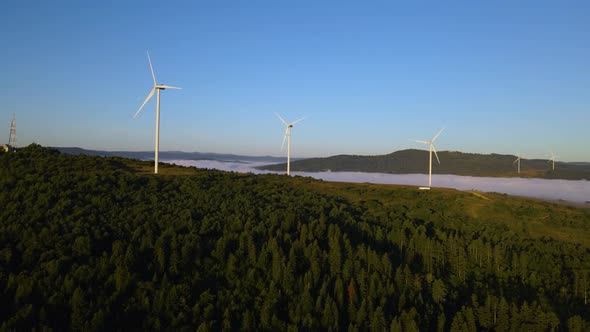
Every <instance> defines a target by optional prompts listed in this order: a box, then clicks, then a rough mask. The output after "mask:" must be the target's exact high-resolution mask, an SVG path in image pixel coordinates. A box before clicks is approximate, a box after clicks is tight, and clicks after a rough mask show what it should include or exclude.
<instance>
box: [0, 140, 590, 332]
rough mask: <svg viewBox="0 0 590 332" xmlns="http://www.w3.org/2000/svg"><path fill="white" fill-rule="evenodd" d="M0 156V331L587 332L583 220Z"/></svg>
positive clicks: (588, 227) (551, 211) (423, 198)
mask: <svg viewBox="0 0 590 332" xmlns="http://www.w3.org/2000/svg"><path fill="white" fill-rule="evenodd" d="M161 171H162V172H161V174H159V175H154V174H151V162H149V161H138V160H130V159H125V158H119V157H98V156H88V155H67V154H62V153H59V152H58V151H57V150H54V149H49V148H43V147H41V146H38V145H31V146H29V147H26V148H22V149H20V150H19V151H18V153H2V152H0V202H1V208H0V298H2V306H0V330H2V331H4V330H7V331H13V330H14V331H30V330H38V331H43V330H47V331H48V330H55V331H78V330H84V331H86V330H89V331H118V330H130V331H135V330H142V331H154V330H174V331H193V330H197V331H223V330H226V331H232V330H244V331H259V330H262V331H285V330H293V331H294V330H362V331H369V330H370V331H386V330H389V331H437V330H438V331H476V330H489V331H492V330H493V331H511V330H512V331H561V330H569V331H587V330H588V329H590V307H589V305H588V303H589V301H590V298H589V297H590V211H589V210H584V209H576V208H571V207H567V206H561V205H556V204H552V203H546V202H541V201H535V200H529V199H523V198H518V197H512V196H507V195H501V194H492V193H480V192H462V191H457V190H451V189H440V188H433V189H432V190H431V191H429V192H424V191H419V190H416V189H415V188H411V187H405V186H393V185H374V184H348V183H332V182H324V181H320V180H314V179H311V178H306V177H286V176H282V175H275V174H264V175H254V174H241V173H232V172H221V171H215V170H203V169H197V168H194V167H178V166H174V165H167V164H162V168H161Z"/></svg>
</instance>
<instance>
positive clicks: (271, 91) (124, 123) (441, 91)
mask: <svg viewBox="0 0 590 332" xmlns="http://www.w3.org/2000/svg"><path fill="white" fill-rule="evenodd" d="M588 17H590V2H588V1H550V2H547V1H403V2H402V1H274V0H273V1H270V0H269V1H190V2H189V1H187V2H181V1H159V2H149V1H137V2H132V1H68V2H64V1H9V2H7V3H5V4H3V5H2V11H0V27H1V28H2V29H1V30H2V34H1V35H0V41H1V45H2V48H1V49H0V74H1V77H2V80H1V82H0V103H1V104H0V110H1V111H0V124H1V123H4V125H0V138H2V137H5V138H2V139H0V141H2V142H4V140H7V139H8V132H9V123H10V116H11V114H12V113H13V112H14V113H16V118H17V135H18V141H19V144H20V145H25V144H29V143H31V142H37V143H40V144H42V145H49V146H79V147H83V148H90V149H105V150H151V149H153V137H154V125H155V98H153V100H152V101H151V102H150V103H149V104H148V105H146V108H145V109H144V110H143V111H142V113H141V115H140V117H139V118H138V119H136V120H134V119H133V114H134V112H135V111H136V110H137V108H138V107H139V106H140V104H141V103H142V101H143V99H144V98H145V97H146V95H147V94H148V92H149V91H150V89H151V76H150V73H149V67H148V62H147V58H146V50H149V51H150V54H151V56H152V61H153V64H154V69H155V71H156V77H157V79H158V81H159V83H164V84H169V85H177V86H181V87H183V90H179V91H173V90H166V91H164V92H163V93H162V112H161V135H160V142H161V150H183V151H201V152H220V153H236V154H248V155H275V156H276V155H281V154H282V152H281V151H280V145H281V140H282V135H283V133H284V128H283V127H282V124H281V123H280V122H279V120H278V119H277V118H276V117H275V116H274V114H273V113H274V112H278V113H279V114H281V115H282V116H283V117H284V118H286V119H287V120H295V119H297V118H299V117H302V116H308V118H307V119H306V120H304V121H303V122H301V123H300V124H298V125H297V126H296V127H295V128H294V129H293V155H295V156H298V157H312V156H328V155H333V154H341V153H349V154H385V153H390V152H392V151H395V150H400V149H405V148H423V147H422V146H420V145H419V144H415V143H413V142H410V141H409V140H408V139H409V138H415V139H430V138H431V137H432V136H433V135H434V134H435V133H436V132H437V131H438V130H439V129H440V128H442V127H446V131H445V132H444V133H443V134H442V135H441V136H440V138H439V140H438V141H437V143H438V144H437V148H438V150H457V151H464V152H479V153H492V152H496V153H511V154H515V153H516V152H520V153H521V154H522V155H523V157H528V158H546V157H547V155H548V154H549V153H550V150H551V149H553V150H554V151H555V152H556V154H557V155H559V157H560V159H561V160H565V161H590V130H589V128H590V19H588Z"/></svg>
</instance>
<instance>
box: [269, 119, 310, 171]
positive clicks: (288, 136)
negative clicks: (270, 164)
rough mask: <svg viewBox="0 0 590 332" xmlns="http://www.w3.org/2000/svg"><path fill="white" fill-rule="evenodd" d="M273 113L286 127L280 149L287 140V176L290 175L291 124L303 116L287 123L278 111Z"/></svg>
mask: <svg viewBox="0 0 590 332" xmlns="http://www.w3.org/2000/svg"><path fill="white" fill-rule="evenodd" d="M275 114H276V116H277V117H278V118H279V120H281V122H282V123H283V124H284V125H285V127H286V129H285V136H283V144H282V145H281V150H283V147H285V140H287V176H289V175H291V128H293V126H294V125H295V124H296V123H298V122H300V121H301V120H303V119H305V118H304V117H303V118H301V119H299V120H296V121H294V122H291V123H288V122H287V121H285V119H283V118H281V116H280V115H279V114H278V113H276V112H275Z"/></svg>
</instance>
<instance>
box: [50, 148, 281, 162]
mask: <svg viewBox="0 0 590 332" xmlns="http://www.w3.org/2000/svg"><path fill="white" fill-rule="evenodd" d="M54 148H55V149H57V150H59V151H60V152H62V153H66V154H84V155H90V156H101V157H123V158H132V159H140V160H145V159H151V160H153V159H154V151H102V150H88V149H83V148H78V147H54ZM159 157H160V160H161V161H166V160H217V161H226V162H230V161H251V162H268V163H273V162H276V163H279V162H284V161H285V158H283V157H272V156H242V155H236V154H222V153H208V152H183V151H160V156H159Z"/></svg>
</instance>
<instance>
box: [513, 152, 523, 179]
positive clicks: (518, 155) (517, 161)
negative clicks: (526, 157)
mask: <svg viewBox="0 0 590 332" xmlns="http://www.w3.org/2000/svg"><path fill="white" fill-rule="evenodd" d="M516 156H517V157H518V158H516V160H515V161H514V162H513V163H512V165H514V164H516V163H518V174H520V160H521V158H520V153H517V154H516Z"/></svg>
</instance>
